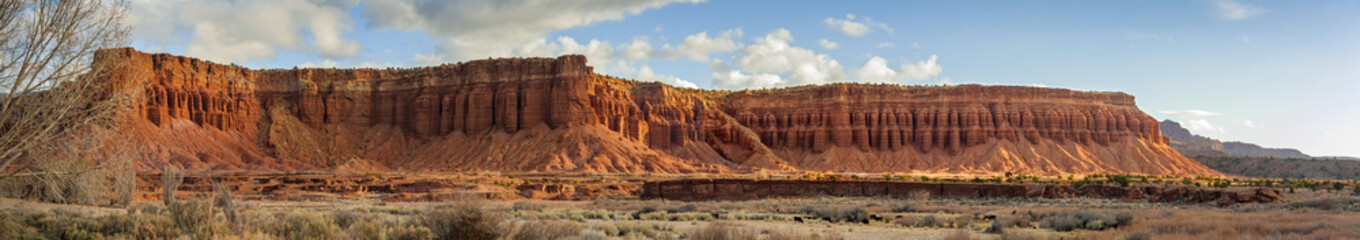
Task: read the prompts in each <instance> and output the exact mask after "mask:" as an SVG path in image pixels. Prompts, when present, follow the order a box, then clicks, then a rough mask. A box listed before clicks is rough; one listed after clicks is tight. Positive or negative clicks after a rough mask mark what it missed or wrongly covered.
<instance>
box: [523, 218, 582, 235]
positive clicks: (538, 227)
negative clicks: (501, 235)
mask: <svg viewBox="0 0 1360 240" xmlns="http://www.w3.org/2000/svg"><path fill="white" fill-rule="evenodd" d="M580 234H581V226H580V225H577V224H576V223H574V222H567V221H560V220H559V221H541V220H540V221H521V222H516V223H515V226H514V227H513V228H512V231H511V232H510V233H508V234H506V235H507V237H508V238H509V239H515V240H551V239H562V238H570V237H576V236H578V235H580Z"/></svg>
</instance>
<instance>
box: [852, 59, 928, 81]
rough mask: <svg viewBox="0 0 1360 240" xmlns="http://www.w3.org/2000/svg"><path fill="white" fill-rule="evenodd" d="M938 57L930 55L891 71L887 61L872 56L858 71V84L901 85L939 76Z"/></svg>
mask: <svg viewBox="0 0 1360 240" xmlns="http://www.w3.org/2000/svg"><path fill="white" fill-rule="evenodd" d="M937 59H939V57H938V56H935V55H930V59H927V60H924V61H918V62H916V63H915V64H902V66H901V67H898V68H897V69H893V68H890V67H888V61H887V60H886V59H883V58H882V57H878V56H874V57H873V58H869V62H866V63H864V67H861V68H860V69H859V71H858V75H857V76H858V79H857V80H858V81H859V82H871V83H901V82H906V81H915V80H925V79H929V78H932V77H935V76H939V75H940V72H942V71H944V69H943V68H941V67H940V65H939V64H938V63H936V60H937Z"/></svg>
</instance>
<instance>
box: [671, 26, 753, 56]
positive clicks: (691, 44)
mask: <svg viewBox="0 0 1360 240" xmlns="http://www.w3.org/2000/svg"><path fill="white" fill-rule="evenodd" d="M743 34H744V33H743V32H742V31H741V29H732V30H727V31H724V32H722V33H721V34H718V36H717V37H712V38H710V37H708V32H707V31H704V32H699V33H697V34H694V35H689V36H687V37H685V41H684V42H682V43H680V46H678V47H671V46H669V45H667V46H664V47H662V51H663V52H664V54H665V55H667V56H669V58H676V57H680V56H684V57H688V58H689V59H690V60H693V61H695V62H707V61H708V59H709V58H708V56H709V55H712V54H715V53H727V52H732V51H734V50H736V49H737V48H738V47H740V45H738V44H737V42H736V41H733V40H732V39H733V38H738V37H741V36H742V35H743Z"/></svg>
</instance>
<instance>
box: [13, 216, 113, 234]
mask: <svg viewBox="0 0 1360 240" xmlns="http://www.w3.org/2000/svg"><path fill="white" fill-rule="evenodd" d="M24 224H27V225H28V226H30V227H34V228H37V231H38V232H40V233H41V234H42V238H46V239H104V235H103V234H102V233H101V232H100V231H102V230H103V225H102V223H100V222H99V221H95V220H94V219H91V218H88V217H85V216H83V215H78V214H71V213H60V212H59V213H56V214H49V213H36V214H29V215H27V216H25V217H24ZM42 238H40V239H42Z"/></svg>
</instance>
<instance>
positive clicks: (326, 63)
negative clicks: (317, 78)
mask: <svg viewBox="0 0 1360 240" xmlns="http://www.w3.org/2000/svg"><path fill="white" fill-rule="evenodd" d="M339 65H340V63H337V62H335V61H331V60H330V59H326V60H322V61H321V63H312V62H305V63H302V64H301V65H298V67H300V68H333V67H336V66H339Z"/></svg>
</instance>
